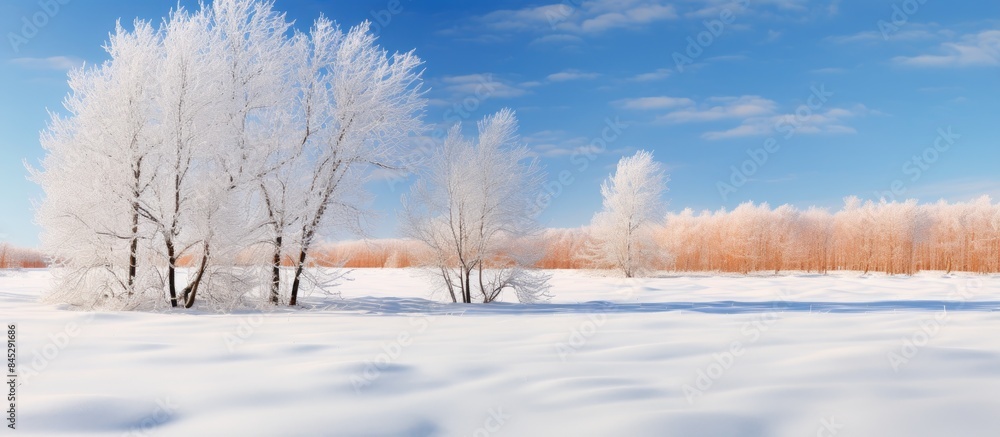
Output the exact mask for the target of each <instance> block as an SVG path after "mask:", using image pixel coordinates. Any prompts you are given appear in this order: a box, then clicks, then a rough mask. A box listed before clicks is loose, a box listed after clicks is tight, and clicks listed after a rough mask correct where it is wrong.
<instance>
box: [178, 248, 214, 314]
mask: <svg viewBox="0 0 1000 437" xmlns="http://www.w3.org/2000/svg"><path fill="white" fill-rule="evenodd" d="M208 256H209V253H208V244H206V245H205V253H203V254H202V256H201V266H199V267H198V273H197V274H196V275H195V277H194V279H193V280H192V281H191V283H190V284H188V286H187V287H185V288H184V308H191V307H193V306H194V301H195V299H196V298H197V296H198V287H199V286H201V280H202V279H203V278H204V277H205V269H206V268H207V267H208Z"/></svg>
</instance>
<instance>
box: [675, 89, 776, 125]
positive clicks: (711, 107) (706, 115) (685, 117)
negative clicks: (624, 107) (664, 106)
mask: <svg viewBox="0 0 1000 437" xmlns="http://www.w3.org/2000/svg"><path fill="white" fill-rule="evenodd" d="M777 107H778V104H777V103H775V102H774V101H773V100H769V99H765V98H763V97H760V96H739V97H711V98H709V99H708V100H707V101H706V103H705V104H702V105H699V106H692V107H688V108H683V109H678V110H676V111H673V112H669V113H667V114H665V115H663V116H660V117H659V118H658V119H657V120H658V121H662V122H667V123H692V122H706V121H717V120H725V119H734V118H737V119H738V118H747V117H754V116H761V115H768V114H773V113H774V112H775V110H776V109H777Z"/></svg>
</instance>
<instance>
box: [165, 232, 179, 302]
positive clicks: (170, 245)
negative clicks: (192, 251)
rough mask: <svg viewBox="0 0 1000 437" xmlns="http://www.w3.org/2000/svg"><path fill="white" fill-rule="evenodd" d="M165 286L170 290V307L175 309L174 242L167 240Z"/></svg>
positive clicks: (175, 271)
mask: <svg viewBox="0 0 1000 437" xmlns="http://www.w3.org/2000/svg"><path fill="white" fill-rule="evenodd" d="M166 244H167V260H168V261H167V263H168V264H167V284H168V288H169V289H170V306H171V307H173V308H177V255H176V253H175V249H174V242H173V241H172V240H169V239H168V240H167V242H166Z"/></svg>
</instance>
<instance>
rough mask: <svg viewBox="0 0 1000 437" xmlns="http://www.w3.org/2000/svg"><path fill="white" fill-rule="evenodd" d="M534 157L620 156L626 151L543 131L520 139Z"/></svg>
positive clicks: (561, 132) (555, 132)
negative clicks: (574, 155)
mask: <svg viewBox="0 0 1000 437" xmlns="http://www.w3.org/2000/svg"><path fill="white" fill-rule="evenodd" d="M521 140H522V141H524V144H526V145H527V146H528V147H529V148H530V149H531V150H532V152H534V154H535V155H536V156H541V157H545V158H559V157H565V156H571V155H573V154H587V155H601V154H620V153H624V152H626V151H628V149H627V148H620V149H614V150H609V149H606V148H605V149H602V148H601V147H599V146H597V145H595V144H592V142H591V141H590V140H589V139H588V138H586V137H582V136H573V135H571V134H570V133H569V132H566V131H562V130H544V131H539V132H534V133H532V134H529V135H525V136H523V137H521Z"/></svg>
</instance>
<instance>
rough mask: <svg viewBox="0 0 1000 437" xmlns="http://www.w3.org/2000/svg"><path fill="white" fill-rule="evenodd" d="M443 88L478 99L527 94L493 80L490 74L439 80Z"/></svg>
mask: <svg viewBox="0 0 1000 437" xmlns="http://www.w3.org/2000/svg"><path fill="white" fill-rule="evenodd" d="M441 81H442V82H444V84H445V86H444V88H445V89H446V90H448V91H450V92H451V93H452V94H455V95H458V96H476V97H479V98H484V99H486V98H491V97H492V98H511V97H520V96H523V95H525V94H527V93H528V91H527V90H525V89H524V88H525V87H523V86H521V85H518V84H514V83H511V82H508V81H502V80H499V79H495V78H494V76H493V75H492V74H489V73H487V74H467V75H463V76H446V77H444V78H443V79H441Z"/></svg>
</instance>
